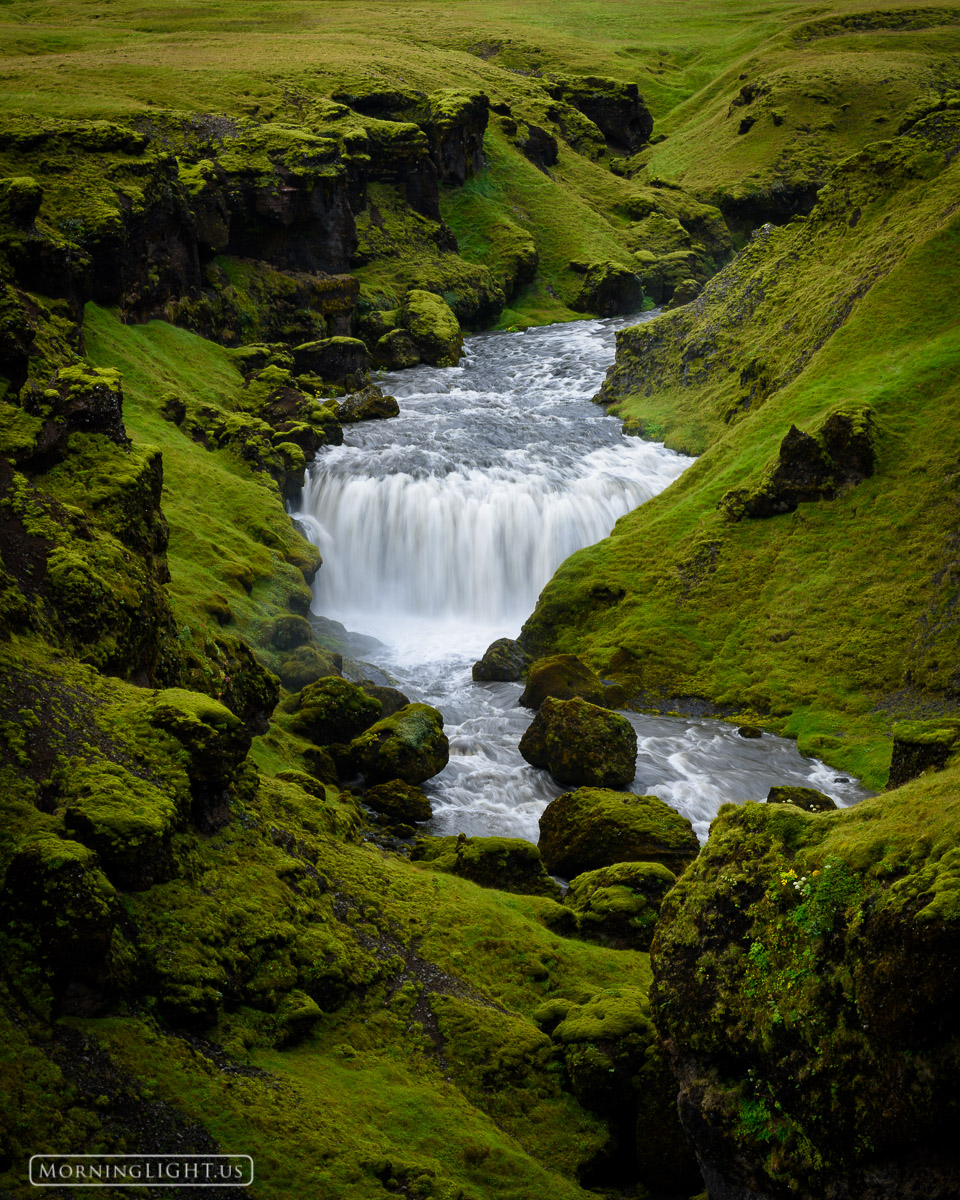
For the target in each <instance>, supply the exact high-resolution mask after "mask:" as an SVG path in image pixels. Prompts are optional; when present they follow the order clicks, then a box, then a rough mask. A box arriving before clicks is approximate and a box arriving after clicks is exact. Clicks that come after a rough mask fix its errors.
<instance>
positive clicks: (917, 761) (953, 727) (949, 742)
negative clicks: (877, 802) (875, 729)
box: [887, 718, 960, 790]
mask: <svg viewBox="0 0 960 1200" xmlns="http://www.w3.org/2000/svg"><path fill="white" fill-rule="evenodd" d="M958 739H960V721H957V720H956V719H953V720H951V719H950V718H946V719H943V720H941V721H937V720H932V721H901V722H900V723H899V724H898V725H895V726H894V730H893V754H892V757H891V760H890V774H889V776H888V778H887V788H888V790H889V789H890V788H895V787H899V786H900V785H901V784H902V783H907V782H908V780H910V779H916V778H917V776H918V775H922V774H923V772H924V771H928V770H930V769H931V768H932V769H933V770H934V771H942V770H943V768H944V767H945V766H946V765H947V759H948V758H949V757H950V754H951V752H952V750H953V747H954V746H955V745H956V743H957V741H958Z"/></svg>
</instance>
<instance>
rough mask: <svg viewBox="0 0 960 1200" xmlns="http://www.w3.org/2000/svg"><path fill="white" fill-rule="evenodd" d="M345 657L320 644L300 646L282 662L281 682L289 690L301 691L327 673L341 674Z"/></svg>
mask: <svg viewBox="0 0 960 1200" xmlns="http://www.w3.org/2000/svg"><path fill="white" fill-rule="evenodd" d="M342 668H343V659H342V658H341V656H340V655H339V654H333V653H332V652H331V651H329V650H322V649H320V648H319V647H318V646H309V645H308V646H298V647H297V649H296V650H294V651H293V652H292V653H290V654H287V655H286V656H285V657H284V658H283V659H281V662H280V682H281V683H282V684H283V686H284V687H285V688H286V689H287V691H288V692H299V691H300V690H301V689H303V688H305V687H306V686H307V685H308V684H311V683H316V682H317V680H318V679H322V678H323V677H324V676H325V675H339V674H340V673H341V670H342Z"/></svg>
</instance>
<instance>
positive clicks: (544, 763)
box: [520, 697, 637, 788]
mask: <svg viewBox="0 0 960 1200" xmlns="http://www.w3.org/2000/svg"><path fill="white" fill-rule="evenodd" d="M520 753H521V754H522V755H523V757H524V758H525V759H526V760H527V762H529V763H531V764H532V765H533V766H535V767H546V769H547V770H548V771H549V772H550V774H551V775H552V776H553V777H554V779H556V781H557V782H558V783H561V784H574V785H575V786H580V785H587V786H591V787H609V788H618V787H626V785H627V784H628V783H630V782H631V780H632V779H633V777H634V775H635V774H636V764H637V735H636V733H635V732H634V729H633V726H632V725H631V724H630V722H629V721H628V720H627V719H626V717H623V716H621V715H620V714H619V713H615V712H610V711H609V709H606V708H600V707H599V706H598V705H596V704H588V703H587V701H586V700H580V699H577V698H574V699H573V700H554V699H553V697H547V699H546V700H544V702H543V704H542V705H541V706H540V711H539V712H538V713H537V715H536V716H535V717H534V718H533V721H532V722H531V724H530V727H529V729H528V730H527V732H526V733H525V734H524V735H523V737H522V738H521V740H520Z"/></svg>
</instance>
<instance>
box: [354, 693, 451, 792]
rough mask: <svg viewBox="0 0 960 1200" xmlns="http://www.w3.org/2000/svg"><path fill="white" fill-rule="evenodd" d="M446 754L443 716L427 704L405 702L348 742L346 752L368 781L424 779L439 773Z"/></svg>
mask: <svg viewBox="0 0 960 1200" xmlns="http://www.w3.org/2000/svg"><path fill="white" fill-rule="evenodd" d="M449 757H450V746H449V743H448V741H447V736H446V734H445V733H444V732H443V717H442V716H441V714H440V713H439V712H437V710H436V709H435V708H431V707H430V705H428V704H408V705H407V706H406V707H405V708H401V709H400V710H399V711H398V712H396V713H394V714H393V716H391V717H385V718H384V719H383V720H380V721H378V722H377V723H376V724H375V725H373V726H372V727H371V728H370V729H368V730H367V731H366V732H365V733H363V734H361V735H360V737H358V738H355V739H354V740H353V741H352V742H351V743H350V744H349V747H348V756H347V758H348V761H349V762H350V763H355V764H356V767H357V769H358V770H359V771H361V772H362V773H363V775H364V776H365V778H366V780H367V782H368V783H385V782H387V781H389V780H391V779H403V780H405V781H406V782H407V783H423V782H424V780H426V779H430V778H432V777H433V776H434V775H438V774H439V773H440V772H441V771H442V770H443V768H444V767H445V766H446V765H447V762H448V760H449ZM339 765H340V764H339V763H338V767H339Z"/></svg>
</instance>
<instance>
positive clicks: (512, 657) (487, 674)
mask: <svg viewBox="0 0 960 1200" xmlns="http://www.w3.org/2000/svg"><path fill="white" fill-rule="evenodd" d="M524 663H525V657H524V653H523V649H522V647H521V646H520V643H519V642H516V641H514V640H513V639H512V638H497V640H496V641H495V642H491V644H490V645H489V646H488V647H487V648H486V650H485V651H484V652H483V657H482V658H481V659H479V661H477V662H475V663H474V664H473V678H474V680H475V681H476V682H483V681H500V682H506V683H515V682H517V681H518V680H519V679H520V678H521V676H522V675H523V667H524Z"/></svg>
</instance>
